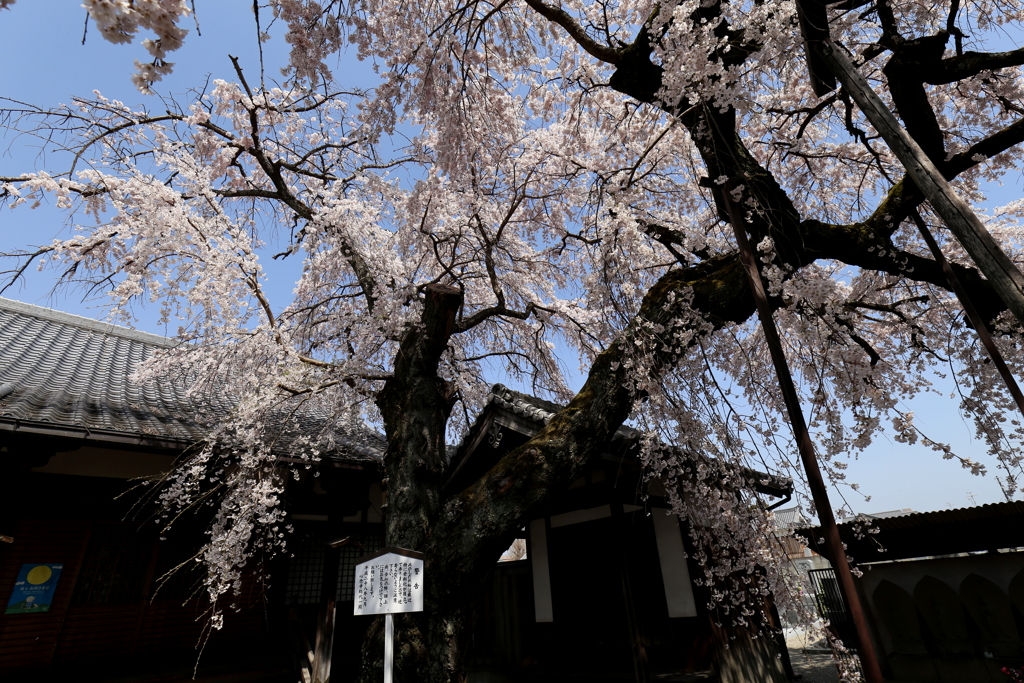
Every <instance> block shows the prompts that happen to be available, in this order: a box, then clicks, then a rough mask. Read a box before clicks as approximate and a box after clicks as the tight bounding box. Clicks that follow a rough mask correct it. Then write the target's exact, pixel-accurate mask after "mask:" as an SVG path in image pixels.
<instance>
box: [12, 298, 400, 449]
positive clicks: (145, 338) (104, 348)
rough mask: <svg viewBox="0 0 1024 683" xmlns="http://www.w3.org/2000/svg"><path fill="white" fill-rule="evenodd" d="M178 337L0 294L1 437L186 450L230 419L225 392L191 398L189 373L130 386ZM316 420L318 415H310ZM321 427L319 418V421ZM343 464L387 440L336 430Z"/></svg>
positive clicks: (374, 435) (310, 419) (363, 432)
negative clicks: (211, 424) (212, 423)
mask: <svg viewBox="0 0 1024 683" xmlns="http://www.w3.org/2000/svg"><path fill="white" fill-rule="evenodd" d="M175 344H176V342H175V341H174V340H172V339H168V338H166V337H161V336H159V335H155V334H148V333H146V332H139V331H137V330H132V329H129V328H126V327H120V326H118V325H113V324H110V323H104V322H100V321H97V320H91V319H89V318H83V317H81V316H77V315H71V314H68V313H62V312H60V311H54V310H52V309H48V308H43V307H41V306H34V305H32V304H26V303H22V302H20V301H12V300H10V299H3V298H0V434H2V433H4V432H7V433H12V432H17V433H36V434H41V435H49V436H64V437H69V436H70V437H77V438H88V439H89V440H91V441H98V442H108V443H111V444H115V443H116V444H121V445H126V446H130V445H137V446H143V447H157V448H167V449H177V450H181V449H183V448H185V447H187V446H189V445H191V444H194V443H196V442H200V441H202V440H203V439H205V437H206V435H207V434H208V427H207V426H204V424H203V423H202V422H201V421H200V420H199V418H198V417H197V416H198V415H200V414H205V415H209V416H213V419H216V417H217V416H226V415H227V414H229V413H230V411H231V410H232V408H233V402H232V401H231V399H230V397H229V396H226V395H211V394H206V395H203V396H195V395H193V396H189V395H188V392H187V389H188V385H187V378H186V376H185V375H184V374H182V375H178V376H176V377H174V378H158V379H154V380H151V381H147V382H144V383H136V382H133V381H132V380H131V379H130V377H131V375H132V373H133V372H134V371H135V369H136V368H137V367H138V366H139V364H140V363H142V362H143V361H144V360H145V359H147V358H149V357H150V355H152V353H153V352H154V351H155V350H157V349H161V348H172V347H173V346H174V345H175ZM304 417H305V419H306V420H308V421H310V422H311V423H315V422H317V421H318V420H317V417H316V416H315V415H308V416H304ZM319 422H320V424H323V421H322V419H321V420H319ZM336 441H337V442H338V444H339V447H340V451H341V452H339V453H338V454H336V456H335V457H336V458H337V459H341V460H377V461H379V460H380V458H381V457H382V455H383V451H384V441H383V437H381V436H380V435H378V434H375V433H373V432H372V431H370V430H361V431H360V432H359V433H350V434H338V435H337V438H336Z"/></svg>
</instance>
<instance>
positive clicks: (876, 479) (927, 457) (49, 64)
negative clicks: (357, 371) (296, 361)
mask: <svg viewBox="0 0 1024 683" xmlns="http://www.w3.org/2000/svg"><path fill="white" fill-rule="evenodd" d="M197 5H198V9H199V23H200V28H201V31H202V35H201V36H198V35H196V32H195V29H194V27H193V28H192V31H191V32H190V34H189V36H188V37H187V38H186V43H185V47H184V48H183V49H182V50H180V51H179V53H176V54H173V55H172V57H171V58H172V60H173V61H175V63H176V66H175V73H174V74H173V75H172V76H170V77H168V78H166V79H165V80H164V81H162V82H161V83H159V84H158V85H157V91H158V92H159V93H160V94H165V95H166V94H174V93H181V92H184V91H186V90H187V89H189V88H190V87H195V86H197V85H201V84H202V82H203V81H204V79H205V78H206V77H207V76H210V77H212V78H223V79H226V80H233V79H234V72H233V69H232V66H231V62H230V60H229V58H228V55H229V54H231V55H234V56H236V57H238V58H239V59H240V61H241V64H242V66H243V68H244V69H245V71H246V73H247V75H251V77H252V78H253V79H254V80H255V79H256V77H257V75H258V73H259V59H258V51H257V45H256V41H255V35H256V28H255V23H254V21H253V16H252V12H251V9H250V8H251V3H247V2H243V1H240V0H234V1H230V0H218V1H217V2H216V3H211V2H199V3H197ZM230 9H233V10H235V11H234V12H231V11H229V10H230ZM84 20H85V10H84V9H82V8H81V7H80V6H79V0H21V1H20V2H18V3H17V4H15V5H14V7H13V8H12V9H11V10H10V11H7V12H0V63H3V64H4V65H5V68H4V69H3V70H2V71H0V96H4V97H8V98H12V99H15V100H20V101H23V102H28V103H31V104H35V105H38V106H41V107H50V106H54V105H56V104H58V103H61V102H67V101H69V99H70V96H71V95H84V96H89V95H90V94H91V93H92V91H93V90H99V91H100V92H102V94H103V95H104V96H106V97H108V98H110V99H118V100H121V101H123V102H125V103H127V104H129V105H134V104H137V103H143V104H145V106H147V107H149V108H151V109H158V108H159V107H160V102H159V100H157V99H156V98H154V97H151V96H150V97H147V96H143V95H141V94H139V93H138V92H137V91H136V90H135V89H134V87H133V86H132V84H131V81H130V75H131V73H132V71H133V61H134V60H135V59H144V58H145V52H144V50H143V49H142V47H141V46H140V45H138V42H139V41H141V40H142V38H144V37H146V36H140V37H139V38H138V40H137V41H136V44H134V45H116V46H115V45H111V44H109V43H107V42H106V41H104V40H102V38H101V37H100V36H99V33H98V32H97V31H96V30H95V27H90V29H89V35H88V39H87V41H86V44H85V45H82V44H81V39H82V30H83V26H84ZM266 20H267V18H266V17H264V18H263V21H264V28H265V26H266ZM276 33H277V34H278V36H277V39H275V40H272V41H271V42H270V43H268V44H265V45H264V59H265V63H266V74H267V77H268V78H272V77H274V76H276V75H277V74H278V71H277V70H278V68H279V67H280V65H282V64H284V63H285V60H286V52H287V45H286V44H285V43H284V41H283V40H282V39H281V38H280V31H276ZM334 70H335V74H336V76H338V77H339V79H340V80H341V81H342V82H343V83H346V84H347V85H359V86H364V87H365V86H366V85H368V84H370V83H372V71H371V69H370V66H369V65H368V64H367V63H365V62H357V61H356V60H355V59H354V58H351V57H347V58H340V59H339V61H338V63H337V65H336V67H335V69H334ZM45 168H52V169H58V170H59V169H60V168H61V167H60V159H59V158H55V157H54V156H52V155H51V156H48V157H45V156H39V147H38V145H37V144H36V143H35V142H34V141H32V140H30V139H28V138H15V137H13V136H12V135H11V134H9V133H8V134H6V135H3V134H2V133H0V175H16V174H18V173H22V172H25V171H31V170H39V169H45ZM1014 180H1015V181H1016V182H1017V183H1018V184H1019V179H1016V178H1015V179H1014ZM1004 192H1005V195H1004V196H1008V195H1011V194H1019V192H1020V188H1019V186H1018V187H1006V188H1004ZM65 219H66V216H64V215H63V214H62V213H61V212H58V211H56V210H54V209H53V208H51V207H48V206H43V207H41V208H39V209H35V210H29V209H27V208H21V209H18V210H17V211H10V210H8V209H6V208H5V209H0V248H2V249H4V250H6V249H12V248H18V247H23V246H25V245H28V244H44V243H48V242H50V241H51V240H52V239H54V238H55V237H59V236H60V235H61V234H62V230H63V226H64V222H65ZM278 274H280V273H278ZM53 283H54V273H53V272H52V271H44V272H42V273H39V272H32V273H30V274H29V277H28V278H27V280H26V282H25V284H24V285H23V286H21V287H19V288H14V289H11V290H8V291H7V292H6V294H5V296H7V297H9V298H14V299H19V300H21V301H26V302H29V303H34V304H38V305H44V306H50V307H53V308H56V309H59V310H63V311H68V312H72V313H77V314H79V315H86V316H89V317H102V315H103V309H102V307H101V304H102V303H103V302H102V299H96V300H93V301H87V302H83V301H82V300H81V293H80V292H75V291H72V292H63V293H57V294H51V289H52V287H53ZM289 290H290V286H284V287H282V289H280V290H279V293H280V294H279V295H280V296H281V301H282V303H283V301H284V298H285V297H286V296H287V293H288V291H289ZM139 315H140V318H139V321H138V323H137V326H138V327H139V328H140V329H143V330H146V331H150V332H155V333H158V334H163V333H167V332H168V330H165V329H161V328H159V327H158V326H157V325H156V324H155V322H154V320H155V317H156V316H155V315H154V314H153V312H152V311H147V310H145V309H142V310H140V311H139ZM171 331H173V330H171ZM566 365H568V366H570V367H575V366H576V362H575V360H570V361H569V362H567V363H566ZM942 388H943V391H944V392H945V393H946V394H947V395H948V394H949V393H950V392H952V391H953V390H954V389H953V387H952V385H951V384H949V383H946V384H944V385H943V386H942ZM956 406H957V400H956V399H951V398H939V397H927V398H925V399H922V400H920V401H918V402H916V403H915V404H913V405H910V406H905V409H908V410H914V411H915V413H916V415H917V417H918V421H919V423H920V425H921V426H922V428H923V429H924V430H925V431H926V432H927V433H928V434H929V436H930V437H931V438H933V439H936V440H939V441H947V442H950V443H952V444H953V445H954V448H955V449H956V450H957V451H958V452H959V453H961V454H963V455H966V456H968V457H972V458H974V459H976V460H981V461H983V462H986V463H987V464H989V465H990V469H991V470H992V473H991V474H990V475H989V476H987V477H974V476H971V475H970V473H969V472H967V471H966V470H963V469H961V468H960V467H959V465H958V464H957V463H956V462H955V461H944V460H942V459H941V458H940V456H939V455H938V454H936V453H934V452H933V451H931V450H929V449H926V448H923V447H920V446H916V447H908V446H906V445H904V444H897V443H895V442H888V441H887V440H886V439H884V438H882V439H879V441H878V442H877V443H876V444H875V445H873V446H872V447H871V448H869V449H868V451H867V452H866V453H865V454H863V455H862V456H861V457H860V459H859V460H856V461H853V462H851V464H850V467H849V470H848V473H849V479H850V480H851V481H855V482H858V483H860V484H861V486H862V491H863V492H864V493H866V494H869V495H871V496H872V501H871V502H869V503H863V502H861V501H860V500H859V497H858V496H857V494H852V495H853V497H852V498H849V495H850V493H852V492H847V496H848V498H849V499H850V502H851V503H852V504H854V506H855V508H856V509H857V510H859V511H864V512H874V511H882V510H892V509H897V508H908V507H909V508H913V509H915V510H934V509H941V508H946V507H963V506H967V505H971V504H972V498H971V495H973V501H974V502H976V503H977V504H982V503H991V502H998V501H1001V500H1003V496H1002V494H1001V493H1000V491H999V487H998V486H997V484H996V482H995V479H994V475H995V474H996V471H995V470H994V468H992V467H991V465H992V463H991V462H990V461H989V459H988V458H987V457H986V456H985V454H984V446H983V445H982V444H980V443H979V442H977V441H975V440H973V439H972V436H973V427H972V426H971V425H970V424H968V423H966V422H965V421H964V420H963V419H962V418H961V417H960V415H959V413H958V411H957V409H956ZM838 502H839V501H838V500H836V501H835V503H836V504H837V505H838Z"/></svg>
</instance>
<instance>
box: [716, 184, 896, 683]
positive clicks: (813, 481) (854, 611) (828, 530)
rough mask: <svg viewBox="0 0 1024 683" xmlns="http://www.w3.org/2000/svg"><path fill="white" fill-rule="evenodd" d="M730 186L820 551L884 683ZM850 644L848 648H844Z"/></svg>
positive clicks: (873, 677)
mask: <svg viewBox="0 0 1024 683" xmlns="http://www.w3.org/2000/svg"><path fill="white" fill-rule="evenodd" d="M735 187H736V185H735V183H734V182H733V181H732V180H730V181H729V182H727V183H726V184H725V186H724V187H722V188H721V190H720V191H719V192H718V195H719V197H720V198H721V200H722V202H723V204H724V205H725V209H726V212H727V214H728V216H729V222H730V223H732V229H733V233H734V234H735V235H736V242H737V244H738V245H739V248H740V261H741V262H742V263H743V270H744V272H745V273H746V275H747V284H748V285H749V286H750V292H751V294H752V295H753V297H754V303H755V305H756V306H757V316H758V318H759V319H760V321H761V329H762V330H763V331H764V338H765V341H766V342H767V343H768V349H769V351H770V352H771V356H772V364H773V365H774V366H775V375H776V377H778V380H779V388H780V389H781V390H782V397H783V400H784V401H785V403H786V413H787V414H788V415H789V424H790V425H791V426H792V427H793V435H794V436H795V437H796V445H797V450H798V451H799V452H800V460H801V462H802V463H803V466H804V472H805V473H806V474H807V485H808V487H809V488H810V489H811V498H812V499H813V500H814V507H815V509H816V510H817V512H818V523H819V524H820V525H821V530H822V533H824V535H825V546H826V547H827V548H828V552H829V555H830V556H831V557H829V558H828V559H829V560H830V561H831V562H832V566H833V568H834V569H835V572H836V578H837V579H838V581H839V590H840V592H841V593H842V596H843V599H844V600H845V601H846V607H847V609H848V610H849V611H850V619H851V620H852V621H853V624H854V627H855V628H856V630H857V639H858V641H859V643H858V644H857V655H858V656H859V657H860V662H861V669H862V670H863V671H864V675H865V678H866V679H867V683H883V679H882V670H881V668H879V664H878V656H877V655H876V654H875V648H874V643H873V642H872V640H871V632H870V631H869V629H868V624H867V619H866V618H865V615H864V608H863V606H862V605H861V602H860V595H859V593H857V587H856V586H855V585H854V583H853V574H852V573H851V572H850V564H849V562H848V561H847V559H846V547H845V546H844V545H843V542H842V540H841V539H840V538H839V528H838V527H837V526H836V518H835V515H834V514H833V513H832V504H831V503H830V502H829V499H828V489H827V488H826V486H825V480H824V478H823V477H822V476H821V468H820V467H818V457H817V455H816V454H815V452H814V442H813V441H811V434H810V431H809V430H808V429H807V421H806V420H805V419H804V413H803V409H802V408H801V407H800V399H799V397H798V395H797V393H796V385H795V383H794V382H793V375H792V373H791V372H790V370H789V363H788V362H787V361H786V354H785V352H784V351H783V349H782V341H781V339H780V338H779V331H778V328H776V327H775V320H774V319H773V318H772V309H771V305H770V304H769V303H768V295H767V293H766V292H765V288H764V283H763V282H762V281H761V272H760V270H759V268H758V266H757V259H756V258H755V256H754V252H753V250H752V249H751V247H750V240H748V239H747V234H746V232H744V230H743V223H742V218H741V216H742V215H743V214H742V212H740V211H739V210H737V207H736V200H735V199H734V198H733V195H732V192H733V190H734V189H735ZM847 645H849V643H847Z"/></svg>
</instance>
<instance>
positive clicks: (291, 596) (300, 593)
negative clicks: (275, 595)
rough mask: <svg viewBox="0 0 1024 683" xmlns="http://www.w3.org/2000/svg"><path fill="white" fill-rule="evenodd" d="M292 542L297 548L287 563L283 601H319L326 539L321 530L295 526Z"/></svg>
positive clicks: (309, 602)
mask: <svg viewBox="0 0 1024 683" xmlns="http://www.w3.org/2000/svg"><path fill="white" fill-rule="evenodd" d="M291 545H292V548H294V549H295V550H294V551H293V552H294V556H293V557H292V561H291V563H289V565H288V583H287V584H286V585H285V590H284V602H285V604H286V605H315V604H317V603H318V602H320V587H321V585H322V584H323V576H324V559H325V557H326V550H327V539H326V538H325V537H324V535H323V534H322V533H320V532H318V531H299V530H296V532H295V537H294V538H293V539H292V541H291Z"/></svg>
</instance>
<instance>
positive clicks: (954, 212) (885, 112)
mask: <svg viewBox="0 0 1024 683" xmlns="http://www.w3.org/2000/svg"><path fill="white" fill-rule="evenodd" d="M811 45H813V46H814V47H815V48H817V52H818V54H820V55H821V57H822V59H823V60H824V61H825V63H827V64H828V66H829V68H830V69H832V73H834V74H835V75H836V77H837V78H838V79H839V82H840V83H842V84H843V88H845V89H846V91H847V92H848V93H850V96H851V97H853V99H854V101H856V102H857V106H859V107H860V109H861V111H862V112H864V116H866V117H867V119H868V121H870V122H871V125H872V126H874V127H875V130H877V131H878V133H879V134H880V135H881V136H882V138H883V139H884V140H885V143H886V144H887V145H888V146H889V149H891V150H892V152H893V154H895V155H896V156H897V158H899V160H900V162H901V163H902V164H903V167H904V168H905V169H907V173H908V174H909V175H910V177H911V178H912V179H913V181H914V183H915V184H917V186H918V187H919V188H920V189H921V192H922V193H923V194H924V196H925V197H926V198H927V199H928V201H929V202H930V203H931V205H932V208H934V209H935V213H937V214H938V215H939V217H940V218H941V219H942V221H943V222H944V223H945V224H946V225H947V226H948V227H949V229H950V231H951V232H952V233H953V234H954V235H955V236H956V238H957V239H958V240H959V241H960V244H962V245H963V247H964V249H966V250H967V253H968V254H970V256H971V258H972V259H973V260H974V263H975V265H977V266H978V269H979V270H980V271H981V272H982V273H983V274H984V275H985V277H986V278H988V280H989V282H991V283H992V288H993V289H995V290H996V293H997V294H998V295H999V298H1001V299H1002V300H1003V303H1005V304H1006V306H1007V307H1008V308H1009V309H1010V311H1011V312H1012V313H1013V315H1014V316H1015V317H1016V318H1017V320H1019V321H1021V322H1022V323H1024V274H1022V273H1021V272H1020V270H1019V269H1018V268H1017V266H1016V265H1015V264H1014V263H1013V261H1011V260H1010V257H1009V256H1007V254H1006V252H1005V251H1003V249H1002V247H1000V246H999V244H998V243H997V242H996V241H995V238H993V237H992V234H991V233H990V232H989V231H988V230H987V229H986V228H985V226H984V225H983V224H982V222H981V220H980V219H979V218H978V216H977V215H976V214H975V213H974V211H972V210H971V207H970V206H968V205H967V203H966V202H965V201H963V200H962V199H960V197H959V196H957V194H956V193H955V192H954V191H953V188H951V187H950V186H949V183H948V182H947V181H946V178H945V177H944V176H943V175H942V173H940V172H939V169H937V168H936V167H935V164H933V163H932V161H931V159H929V158H928V155H927V154H925V153H924V151H923V150H922V149H921V147H920V146H918V144H917V142H915V141H914V138H912V137H911V136H910V133H908V132H907V131H906V130H904V128H903V126H901V125H900V124H899V121H897V120H896V117H895V116H894V115H893V113H892V112H890V111H889V109H888V107H886V106H885V103H883V102H882V100H881V98H880V97H879V96H878V94H877V93H875V91H874V90H872V89H871V86H870V85H868V82H867V81H866V80H864V77H863V76H861V75H860V72H858V71H857V69H856V68H855V67H854V66H853V63H852V62H851V61H850V59H849V58H848V57H847V56H846V53H845V51H844V50H843V49H842V48H840V47H839V46H837V45H836V44H835V43H833V42H832V41H831V40H829V39H827V38H826V39H825V40H821V41H815V42H813V43H811Z"/></svg>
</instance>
